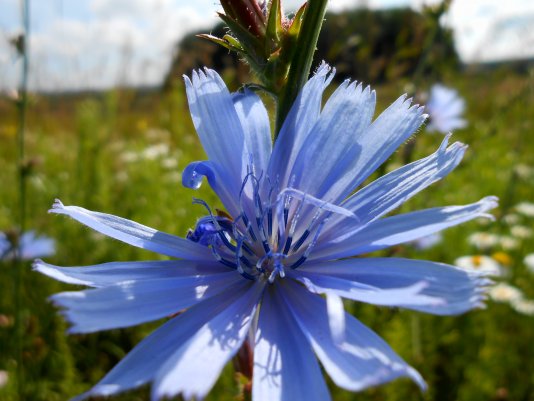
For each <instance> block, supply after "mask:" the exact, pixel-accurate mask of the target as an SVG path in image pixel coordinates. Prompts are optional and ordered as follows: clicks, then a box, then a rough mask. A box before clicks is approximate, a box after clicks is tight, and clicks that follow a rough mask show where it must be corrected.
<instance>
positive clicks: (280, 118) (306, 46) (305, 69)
mask: <svg viewBox="0 0 534 401" xmlns="http://www.w3.org/2000/svg"><path fill="white" fill-rule="evenodd" d="M327 2H328V0H309V1H308V8H307V9H306V11H305V12H304V16H303V22H302V27H301V29H300V32H299V36H298V38H297V42H296V44H295V53H294V54H293V57H292V59H291V63H290V67H289V73H288V77H287V84H286V86H285V88H284V89H283V90H282V92H281V93H280V96H279V97H278V103H277V110H276V130H275V140H276V138H277V137H278V133H279V132H280V128H282V124H283V123H284V120H285V119H286V117H287V114H288V113H289V110H290V109H291V106H292V105H293V102H294V101H295V99H296V98H297V95H298V94H299V92H300V90H301V89H302V87H303V86H304V84H305V83H306V81H307V80H308V77H309V75H310V70H311V66H312V62H313V54H314V53H315V47H316V46H317V40H318V39H319V33H320V32H321V26H322V25H323V19H324V14H325V12H326V3H327Z"/></svg>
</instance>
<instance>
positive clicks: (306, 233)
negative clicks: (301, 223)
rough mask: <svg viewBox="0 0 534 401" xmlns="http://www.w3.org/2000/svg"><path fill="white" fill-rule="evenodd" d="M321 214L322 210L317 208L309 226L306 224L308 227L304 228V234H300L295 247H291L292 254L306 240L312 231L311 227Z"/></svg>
mask: <svg viewBox="0 0 534 401" xmlns="http://www.w3.org/2000/svg"><path fill="white" fill-rule="evenodd" d="M321 212H322V209H321V208H319V210H318V211H317V212H316V213H315V215H314V216H313V218H312V219H311V221H310V224H308V227H307V228H306V230H304V232H303V233H302V235H301V236H300V238H299V239H298V240H297V242H296V243H295V246H294V247H293V249H292V251H293V252H296V251H298V250H299V248H300V247H301V246H302V244H304V241H306V239H307V238H308V236H309V235H310V234H311V231H312V227H313V226H314V225H315V223H316V222H317V220H318V219H319V216H320V214H321Z"/></svg>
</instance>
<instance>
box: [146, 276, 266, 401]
mask: <svg viewBox="0 0 534 401" xmlns="http://www.w3.org/2000/svg"><path fill="white" fill-rule="evenodd" d="M263 288H264V285H263V284H259V283H256V284H254V285H253V286H252V287H251V288H250V289H249V290H248V292H246V293H245V294H242V295H241V296H240V297H239V299H238V300H237V301H235V302H234V303H232V304H230V305H228V306H227V307H226V308H225V309H224V310H223V311H222V312H220V313H219V314H217V315H216V316H213V318H212V319H211V320H210V321H209V322H208V323H206V324H205V325H204V326H202V327H201V328H199V329H198V331H197V332H196V333H195V334H194V335H192V336H191V337H190V338H189V339H187V340H186V341H184V342H181V343H178V344H177V349H176V351H175V352H174V353H173V355H172V356H171V357H170V358H169V359H168V360H167V361H166V362H165V364H164V365H163V366H161V368H160V369H159V370H158V373H157V374H156V380H155V381H154V383H153V384H152V399H153V400H159V399H160V398H165V397H169V398H172V397H174V396H176V395H178V394H180V393H181V394H182V395H183V397H184V399H186V400H189V399H191V398H194V399H196V400H198V399H203V398H204V397H205V396H206V395H207V394H208V392H209V391H210V389H211V388H212V387H213V385H214V384H215V381H216V380H217V378H218V377H219V375H220V373H221V371H222V369H223V368H224V366H225V365H226V363H227V362H228V361H229V360H230V359H231V358H232V357H233V356H234V355H235V354H236V352H237V351H238V350H239V348H240V347H241V345H242V344H243V341H244V340H245V337H246V336H247V334H248V333H249V328H250V324H251V322H252V320H253V316H254V315H255V313H256V307H257V305H258V301H259V298H260V295H261V292H262V290H263Z"/></svg>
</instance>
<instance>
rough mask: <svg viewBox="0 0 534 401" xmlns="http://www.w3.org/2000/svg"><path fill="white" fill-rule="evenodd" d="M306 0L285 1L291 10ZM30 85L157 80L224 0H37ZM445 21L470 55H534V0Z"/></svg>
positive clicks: (3, 21)
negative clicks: (187, 36) (180, 46)
mask: <svg viewBox="0 0 534 401" xmlns="http://www.w3.org/2000/svg"><path fill="white" fill-rule="evenodd" d="M302 1H303V0H285V1H284V2H283V4H284V5H285V7H286V9H288V10H291V9H293V8H295V7H297V6H298V5H299V4H300V3H302ZM423 1H431V0H330V1H329V4H328V7H329V9H330V10H331V11H339V10H342V9H345V8H352V7H355V6H358V5H362V4H365V5H367V6H369V7H373V8H381V7H398V6H411V7H413V8H418V7H420V4H421V3H422V2H423ZM20 3H21V0H0V10H2V12H1V13H0V90H11V89H15V88H16V87H17V86H18V82H19V81H20V69H21V65H20V60H19V59H18V58H17V56H16V54H15V52H14V50H13V49H12V46H11V45H10V44H9V39H10V38H11V37H13V36H14V35H16V34H17V33H20V32H21V18H20ZM30 4H31V7H30V42H29V44H30V87H31V89H33V90H49V91H50V90H77V89H85V88H92V89H100V88H107V87H111V86H114V85H129V86H137V85H157V84H159V83H160V82H161V80H162V78H163V76H164V74H165V72H166V71H167V69H168V67H169V64H170V61H171V58H172V54H173V51H174V47H175V45H176V43H177V42H178V41H179V39H180V38H181V37H183V36H184V35H185V34H186V33H188V32H190V31H192V30H198V29H203V28H205V29H208V28H209V27H210V26H212V25H213V24H214V23H215V22H216V20H217V18H216V11H217V10H218V9H220V6H219V5H218V2H217V0H194V1H191V0H75V1H72V0H71V1H69V0H30ZM445 23H447V24H450V26H452V27H453V28H454V30H455V39H456V46H457V50H458V52H459V54H460V57H461V58H462V60H464V61H465V62H478V61H495V60H506V59H516V58H526V57H534V1H532V0H506V1H503V0H455V1H454V2H453V5H452V8H451V10H450V13H449V15H448V16H447V18H446V20H445Z"/></svg>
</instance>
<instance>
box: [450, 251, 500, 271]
mask: <svg viewBox="0 0 534 401" xmlns="http://www.w3.org/2000/svg"><path fill="white" fill-rule="evenodd" d="M454 264H455V265H456V266H458V267H460V268H462V269H466V270H476V271H479V272H483V273H484V274H486V275H488V276H502V275H503V274H504V269H503V267H502V266H501V264H500V263H499V262H497V261H496V260H495V259H493V258H492V257H490V256H486V255H467V256H461V257H459V258H458V259H456V260H455V261H454Z"/></svg>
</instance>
